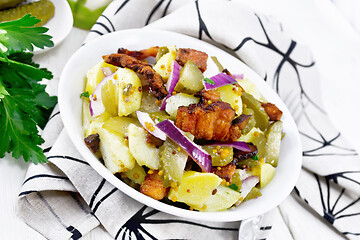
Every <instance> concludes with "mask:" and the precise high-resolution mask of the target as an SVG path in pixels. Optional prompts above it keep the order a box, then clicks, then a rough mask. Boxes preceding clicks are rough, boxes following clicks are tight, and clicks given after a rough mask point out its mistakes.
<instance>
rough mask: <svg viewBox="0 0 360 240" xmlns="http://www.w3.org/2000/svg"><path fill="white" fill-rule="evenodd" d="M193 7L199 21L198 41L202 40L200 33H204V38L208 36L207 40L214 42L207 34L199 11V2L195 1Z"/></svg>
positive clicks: (207, 31)
mask: <svg viewBox="0 0 360 240" xmlns="http://www.w3.org/2000/svg"><path fill="white" fill-rule="evenodd" d="M195 6H196V12H197V14H198V19H199V39H200V40H201V39H202V33H203V32H204V33H205V34H206V36H208V38H210V39H211V40H214V39H213V38H212V37H211V35H210V33H209V30H208V28H207V26H206V24H205V22H204V20H203V19H202V17H201V14H200V9H199V1H198V0H196V1H195Z"/></svg>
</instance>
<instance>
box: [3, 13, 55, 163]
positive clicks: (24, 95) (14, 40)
mask: <svg viewBox="0 0 360 240" xmlns="http://www.w3.org/2000/svg"><path fill="white" fill-rule="evenodd" d="M38 22H39V20H38V19H36V18H35V17H31V16H30V15H26V16H24V17H23V18H21V19H19V20H16V21H11V22H5V23H0V142H1V144H0V158H2V157H4V156H5V153H6V152H8V153H12V156H13V157H14V158H20V157H21V156H22V157H23V158H24V160H25V161H26V162H28V161H32V162H33V163H35V164H37V163H42V162H47V159H46V157H45V155H44V153H43V151H42V149H41V148H40V147H39V145H40V144H42V143H43V142H44V140H43V139H42V138H41V136H40V135H39V127H40V128H44V127H45V124H46V122H47V120H48V118H49V116H50V114H51V111H52V109H53V107H54V106H55V104H56V102H57V98H56V97H50V96H49V95H48V94H47V93H46V92H45V87H46V86H45V85H43V84H40V81H42V80H43V79H48V80H50V79H51V78H52V77H53V76H52V74H51V72H49V71H48V70H46V69H44V68H39V65H38V64H36V63H34V62H33V61H32V57H33V54H32V53H30V52H23V51H24V50H30V51H31V50H33V45H35V46H37V47H44V46H53V43H52V41H51V40H50V39H51V36H48V35H44V34H43V33H44V32H46V31H47V29H46V28H38V27H33V25H34V24H36V23H38ZM5 48H6V50H5V51H4V49H5Z"/></svg>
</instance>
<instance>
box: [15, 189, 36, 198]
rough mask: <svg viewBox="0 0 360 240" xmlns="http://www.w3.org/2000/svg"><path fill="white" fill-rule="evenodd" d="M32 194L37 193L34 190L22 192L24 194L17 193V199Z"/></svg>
mask: <svg viewBox="0 0 360 240" xmlns="http://www.w3.org/2000/svg"><path fill="white" fill-rule="evenodd" d="M34 192H37V191H36V190H29V191H24V192H21V193H19V195H18V197H21V196H24V195H28V194H30V193H34Z"/></svg>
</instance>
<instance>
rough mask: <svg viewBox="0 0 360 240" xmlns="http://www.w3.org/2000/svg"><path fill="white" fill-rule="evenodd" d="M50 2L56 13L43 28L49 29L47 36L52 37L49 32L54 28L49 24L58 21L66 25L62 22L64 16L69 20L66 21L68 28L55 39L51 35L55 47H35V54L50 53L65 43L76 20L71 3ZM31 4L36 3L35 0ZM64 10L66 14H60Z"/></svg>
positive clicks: (58, 0)
mask: <svg viewBox="0 0 360 240" xmlns="http://www.w3.org/2000/svg"><path fill="white" fill-rule="evenodd" d="M50 1H51V2H52V3H53V4H54V6H55V13H54V17H53V18H51V19H50V20H49V21H48V22H47V23H45V24H44V25H43V26H42V27H46V28H48V29H49V30H48V31H47V32H46V33H45V34H47V35H50V34H49V31H50V30H51V31H52V30H53V29H54V28H51V27H49V24H50V23H52V22H54V21H55V20H56V23H57V22H59V23H64V21H61V19H62V17H63V16H64V15H66V16H65V17H66V18H67V19H66V28H65V30H64V31H63V32H62V33H60V34H57V35H56V36H57V37H56V38H54V36H52V35H50V36H51V37H52V38H51V40H52V41H53V43H54V46H52V47H45V48H43V49H41V48H38V47H36V46H34V50H33V53H34V54H41V53H44V52H47V51H49V50H50V49H53V48H55V47H56V46H58V45H59V44H60V43H61V42H63V41H64V40H65V38H66V37H67V36H68V35H69V34H70V32H71V29H72V28H73V24H74V18H73V14H72V11H71V8H70V5H69V3H68V2H67V1H66V0H50ZM30 2H35V0H32V1H30ZM59 8H61V9H59ZM64 9H65V12H63V11H61V12H60V10H64ZM69 17H70V18H69ZM51 21H52V22H51ZM58 36H59V37H58Z"/></svg>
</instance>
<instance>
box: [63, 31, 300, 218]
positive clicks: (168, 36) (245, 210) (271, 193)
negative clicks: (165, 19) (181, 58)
mask: <svg viewBox="0 0 360 240" xmlns="http://www.w3.org/2000/svg"><path fill="white" fill-rule="evenodd" d="M166 45H176V46H177V47H190V48H194V49H197V50H202V51H204V52H206V53H208V54H209V55H210V56H216V57H217V58H218V59H219V61H220V62H221V63H222V65H223V66H226V68H227V69H229V70H230V72H232V73H244V75H245V76H246V77H247V78H249V79H250V80H252V81H253V82H254V83H255V84H256V85H257V86H258V88H259V90H260V92H261V93H262V94H263V96H264V97H265V98H266V99H267V100H268V101H270V102H272V103H274V104H276V105H277V106H278V107H279V108H280V109H281V110H282V111H283V118H282V120H283V123H284V132H285V133H286V136H285V137H284V138H283V141H282V145H281V152H280V158H279V162H278V167H277V169H276V174H275V176H274V178H273V180H272V181H271V182H270V184H269V185H268V186H266V187H265V188H264V189H262V190H261V192H262V196H261V197H259V198H257V199H255V200H251V201H247V202H245V203H243V204H241V205H240V206H238V207H237V208H236V209H233V210H227V211H223V212H206V213H204V212H196V211H190V210H185V209H180V208H177V207H174V206H171V205H168V204H165V203H162V202H159V201H156V200H154V199H152V198H150V197H147V196H145V195H143V194H142V193H140V192H138V191H136V190H135V189H133V188H131V187H129V186H128V185H126V184H125V183H123V182H122V181H120V180H119V179H117V178H116V177H115V176H114V175H112V174H111V173H110V172H109V171H108V170H107V169H106V168H105V167H104V166H103V165H102V164H101V163H100V162H99V161H98V160H97V159H96V158H95V157H94V155H93V154H92V152H91V151H90V150H89V149H88V148H87V147H86V146H85V144H84V141H83V138H84V136H83V130H82V111H81V105H82V100H81V99H80V94H81V93H82V92H83V91H84V84H85V74H86V72H87V71H88V70H89V69H90V68H91V67H92V66H93V65H95V64H96V63H98V62H99V61H100V60H101V59H102V58H101V56H103V55H106V54H109V53H113V52H116V51H117V49H118V48H119V47H125V48H128V49H132V50H139V49H143V48H148V47H150V46H166ZM59 106H60V112H61V116H62V119H63V122H64V125H65V128H66V130H67V132H68V134H69V136H70V138H71V140H72V142H73V144H74V145H75V147H76V148H77V150H78V151H79V152H80V153H81V155H82V156H83V157H84V158H85V159H86V160H87V161H88V162H89V163H90V165H91V166H92V167H93V168H94V169H95V170H96V171H97V172H98V173H99V174H100V175H101V176H103V177H104V178H105V179H107V180H108V181H109V182H110V183H112V184H113V185H114V186H116V187H117V188H119V189H120V190H121V191H122V192H124V193H126V194H127V195H129V196H131V197H132V198H134V199H136V200H138V201H139V202H142V203H144V204H146V205H148V206H151V207H153V208H156V209H158V210H160V211H163V212H167V213H170V214H174V215H177V216H181V217H185V218H190V219H196V220H206V221H223V222H225V221H236V220H241V219H246V218H249V217H252V216H256V215H259V214H262V213H265V212H267V211H269V210H270V209H272V208H274V207H276V206H277V205H278V204H280V203H281V202H282V201H283V200H284V199H285V198H286V197H287V196H288V195H289V194H290V192H291V190H292V189H293V187H294V185H295V183H296V180H297V178H298V175H299V173H300V169H301V159H302V155H301V143H300V137H299V133H298V130H297V127H296V125H295V122H294V120H293V118H292V117H291V115H290V113H289V111H288V109H287V108H286V106H285V105H284V103H283V102H282V101H281V100H280V98H279V97H278V95H277V94H276V93H275V92H274V91H273V90H272V89H271V88H270V87H269V86H268V85H267V84H266V83H265V82H264V81H263V80H262V79H261V78H260V77H259V76H258V75H257V74H256V73H255V72H254V71H252V70H251V69H250V68H249V67H247V66H246V65H245V64H243V63H242V62H240V61H239V60H238V59H236V58H234V57H233V56H231V55H229V54H228V53H225V52H224V51H222V50H219V49H218V48H216V47H214V46H212V45H210V44H208V43H205V42H203V41H200V40H198V39H194V38H191V37H189V36H185V35H181V34H178V33H173V32H166V31H158V30H124V31H119V32H114V33H110V34H107V35H104V36H101V37H99V38H97V39H95V40H93V41H91V42H90V43H88V44H86V45H84V46H83V47H81V48H80V49H79V50H78V51H76V52H75V53H74V55H73V56H72V57H71V58H70V59H69V61H68V62H67V64H66V66H65V68H64V70H63V72H62V75H61V78H60V85H59Z"/></svg>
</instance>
